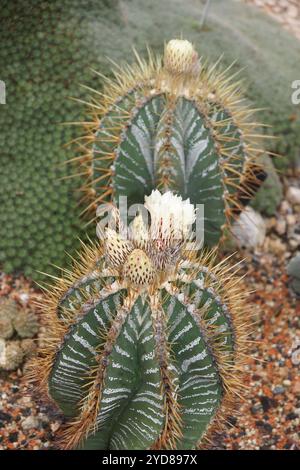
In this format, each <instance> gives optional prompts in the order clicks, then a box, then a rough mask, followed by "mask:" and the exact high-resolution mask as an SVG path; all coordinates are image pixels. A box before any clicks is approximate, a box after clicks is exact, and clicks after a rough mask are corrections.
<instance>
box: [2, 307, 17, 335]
mask: <svg viewBox="0 0 300 470" xmlns="http://www.w3.org/2000/svg"><path fill="white" fill-rule="evenodd" d="M17 314H18V306H17V303H16V302H15V301H14V300H12V299H1V300H0V338H3V339H8V338H11V337H12V335H13V333H14V326H13V318H14V317H15V316H16V315H17Z"/></svg>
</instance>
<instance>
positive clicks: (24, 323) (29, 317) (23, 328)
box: [13, 310, 39, 338]
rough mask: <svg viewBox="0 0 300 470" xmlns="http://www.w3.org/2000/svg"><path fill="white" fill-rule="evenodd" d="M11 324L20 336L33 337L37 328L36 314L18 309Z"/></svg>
mask: <svg viewBox="0 0 300 470" xmlns="http://www.w3.org/2000/svg"><path fill="white" fill-rule="evenodd" d="M13 325H14V328H15V330H16V332H17V333H18V335H19V336H20V337H21V338H33V336H35V335H36V334H37V332H38V329H39V323H38V319H37V316H36V314H35V313H34V312H32V311H30V310H29V311H28V310H20V311H19V313H18V315H17V316H16V317H15V319H14V321H13Z"/></svg>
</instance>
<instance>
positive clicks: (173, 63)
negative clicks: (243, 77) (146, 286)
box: [72, 40, 266, 246]
mask: <svg viewBox="0 0 300 470" xmlns="http://www.w3.org/2000/svg"><path fill="white" fill-rule="evenodd" d="M136 58H137V63H136V64H134V65H132V66H129V65H127V66H125V67H120V66H118V65H116V64H115V70H114V75H115V77H114V79H110V78H105V77H102V78H103V79H104V81H105V83H106V86H105V88H104V91H103V92H98V91H96V90H91V89H89V90H90V91H91V93H93V96H92V97H91V102H90V103H89V110H90V117H91V118H90V120H89V121H86V122H85V123H84V124H83V125H84V127H85V129H86V134H85V135H84V136H82V138H81V139H79V142H80V143H79V147H78V152H79V155H77V156H76V157H75V158H72V162H74V161H77V163H79V165H80V166H79V174H80V175H86V182H85V184H84V185H83V187H82V188H81V189H82V191H83V193H84V195H83V198H82V202H85V203H86V201H87V205H86V208H85V210H84V212H87V213H91V214H92V219H93V216H95V210H96V208H97V206H98V205H99V204H100V203H102V202H103V201H105V202H107V201H114V202H115V203H118V202H119V197H120V196H126V197H127V201H128V205H131V204H134V203H141V204H142V203H143V201H144V197H145V196H147V195H149V194H150V193H151V191H152V190H153V189H155V188H158V189H159V190H160V191H162V192H164V191H167V190H170V191H173V192H174V193H176V194H180V195H181V196H182V197H184V198H190V201H191V202H192V203H193V204H203V205H204V208H205V209H204V210H205V214H204V217H205V227H204V229H205V243H206V245H207V246H214V245H216V243H217V242H218V241H219V239H220V237H221V236H222V235H223V233H224V230H226V229H227V228H228V226H230V224H231V222H232V219H233V218H234V217H235V216H236V215H237V214H239V212H240V211H241V209H242V207H243V206H244V205H246V204H247V203H248V201H249V200H250V199H251V197H252V196H253V195H254V194H255V192H256V191H257V189H258V188H259V187H260V185H261V183H262V181H263V180H264V178H265V176H266V175H265V173H264V171H263V170H262V168H261V165H260V163H259V157H260V156H261V154H262V153H263V150H262V149H261V148H260V145H259V141H260V138H262V137H263V136H262V135H260V134H259V131H257V128H258V126H259V125H258V124H257V123H256V122H253V119H252V115H253V114H254V110H252V109H249V107H247V106H246V105H245V104H244V100H243V95H242V91H241V82H235V81H234V77H235V75H236V74H234V75H232V76H230V70H228V69H227V70H225V71H221V70H220V67H219V63H216V64H214V65H213V66H209V65H208V64H207V63H202V61H201V60H200V59H199V57H198V54H197V52H196V51H195V49H194V47H193V45H192V44H191V43H190V42H188V41H186V40H171V41H170V42H169V43H168V44H167V45H166V46H165V52H164V57H163V58H161V57H156V56H154V55H153V54H152V53H151V52H150V51H149V60H148V61H145V60H143V59H142V58H140V57H139V56H138V54H137V53H136Z"/></svg>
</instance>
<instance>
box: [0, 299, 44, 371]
mask: <svg viewBox="0 0 300 470" xmlns="http://www.w3.org/2000/svg"><path fill="white" fill-rule="evenodd" d="M38 329H39V323H38V318H37V316H36V314H35V313H34V312H33V311H31V310H29V309H20V308H19V307H18V304H17V302H15V301H14V300H13V299H10V298H6V299H1V301H0V370H1V369H3V370H7V371H10V370H15V369H17V368H18V367H19V366H21V365H22V363H23V360H24V358H26V357H29V356H31V355H32V353H33V352H34V350H35V342H34V340H33V339H29V338H33V336H35V335H36V333H37V332H38ZM20 338H26V339H23V340H22V341H19V339H20Z"/></svg>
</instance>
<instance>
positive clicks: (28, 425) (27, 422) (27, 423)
mask: <svg viewBox="0 0 300 470" xmlns="http://www.w3.org/2000/svg"><path fill="white" fill-rule="evenodd" d="M21 426H22V429H23V430H24V431H28V430H29V429H33V428H37V427H38V426H39V419H38V418H37V417H36V416H28V417H27V418H25V419H24V420H23V421H22V423H21Z"/></svg>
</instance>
